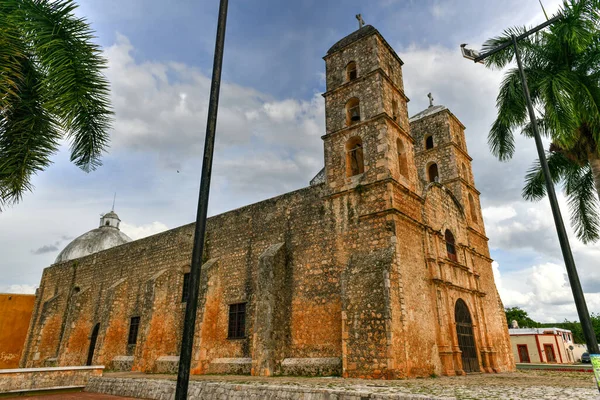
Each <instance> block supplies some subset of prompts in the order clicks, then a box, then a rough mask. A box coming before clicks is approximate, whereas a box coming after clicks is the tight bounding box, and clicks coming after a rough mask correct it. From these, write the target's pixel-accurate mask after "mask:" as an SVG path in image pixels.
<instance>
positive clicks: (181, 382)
mask: <svg viewBox="0 0 600 400" xmlns="http://www.w3.org/2000/svg"><path fill="white" fill-rule="evenodd" d="M227 5H228V0H221V4H220V6H219V20H218V25H217V39H216V43H215V56H214V60H213V72H212V82H211V85H210V100H209V103H208V120H207V123H206V137H205V140H204V159H203V160H202V175H201V179H200V194H199V198H198V211H197V214H196V225H195V229H194V249H193V251H192V268H191V269H192V270H191V273H190V286H189V293H188V298H187V302H186V306H185V319H184V323H183V335H182V339H181V351H180V353H179V370H178V372H177V388H176V391H175V400H185V399H187V392H188V385H189V381H190V365H191V362H192V349H193V345H194V331H195V325H196V311H197V309H198V291H199V285H200V273H201V269H202V253H203V251H204V236H205V232H206V214H207V211H208V195H209V191H210V177H211V172H212V161H213V152H214V145H215V130H216V127H217V111H218V109H219V90H220V87H221V69H222V65H223V49H224V47H225V25H226V22H227Z"/></svg>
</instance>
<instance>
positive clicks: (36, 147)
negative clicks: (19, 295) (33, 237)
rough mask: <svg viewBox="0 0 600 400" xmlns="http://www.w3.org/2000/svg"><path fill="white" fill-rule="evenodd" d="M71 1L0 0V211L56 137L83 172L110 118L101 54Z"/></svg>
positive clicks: (15, 197)
mask: <svg viewBox="0 0 600 400" xmlns="http://www.w3.org/2000/svg"><path fill="white" fill-rule="evenodd" d="M76 8H77V5H76V4H75V3H74V2H73V1H72V0H57V1H50V0H2V1H1V2H0V209H1V208H2V206H6V205H10V204H14V203H17V202H18V201H19V200H20V199H21V198H22V196H23V193H24V192H25V191H31V190H32V189H33V188H32V185H31V177H32V175H33V174H36V173H38V172H40V171H43V170H44V169H45V168H46V167H48V165H49V164H50V163H51V161H50V156H51V155H52V154H54V153H55V152H56V151H57V149H58V146H59V142H60V141H61V140H62V139H67V140H68V141H69V142H70V150H71V161H72V162H73V163H74V164H75V165H77V166H79V167H80V168H81V169H83V170H84V171H86V172H89V171H91V170H94V169H95V168H96V167H98V166H99V165H101V162H100V157H101V155H102V153H103V151H104V150H105V149H106V147H107V146H108V141H109V137H108V130H109V128H110V126H111V122H112V111H111V108H110V102H109V86H108V81H107V80H106V78H105V77H104V76H103V75H102V70H103V69H104V68H105V66H106V60H105V59H104V58H103V57H102V56H101V50H100V48H99V47H98V46H97V45H95V44H93V43H92V39H93V32H92V30H91V29H90V27H89V25H88V24H87V22H86V20H85V19H84V18H79V17H76V16H75V15H74V13H73V11H74V10H75V9H76Z"/></svg>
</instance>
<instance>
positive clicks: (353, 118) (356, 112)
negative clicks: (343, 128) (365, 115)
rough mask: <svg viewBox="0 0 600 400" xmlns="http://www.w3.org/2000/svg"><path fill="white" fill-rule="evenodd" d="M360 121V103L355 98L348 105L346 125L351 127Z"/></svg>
mask: <svg viewBox="0 0 600 400" xmlns="http://www.w3.org/2000/svg"><path fill="white" fill-rule="evenodd" d="M359 121H360V101H359V100H358V99H357V98H356V97H353V98H351V99H350V100H348V102H347V103H346V125H348V126H350V125H352V124H355V123H357V122H359Z"/></svg>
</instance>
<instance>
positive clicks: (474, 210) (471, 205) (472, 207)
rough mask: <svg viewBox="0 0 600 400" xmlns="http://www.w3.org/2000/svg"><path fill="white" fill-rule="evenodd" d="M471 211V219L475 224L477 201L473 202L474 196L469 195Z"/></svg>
mask: <svg viewBox="0 0 600 400" xmlns="http://www.w3.org/2000/svg"><path fill="white" fill-rule="evenodd" d="M469 210H470V211H471V219H472V220H473V222H477V210H476V209H475V200H473V196H472V195H471V193H469Z"/></svg>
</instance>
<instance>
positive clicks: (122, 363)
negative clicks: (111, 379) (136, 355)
mask: <svg viewBox="0 0 600 400" xmlns="http://www.w3.org/2000/svg"><path fill="white" fill-rule="evenodd" d="M109 365H110V369H111V370H112V371H131V368H132V367H133V356H116V357H114V358H113V359H112V361H111V362H110V364H109Z"/></svg>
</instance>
